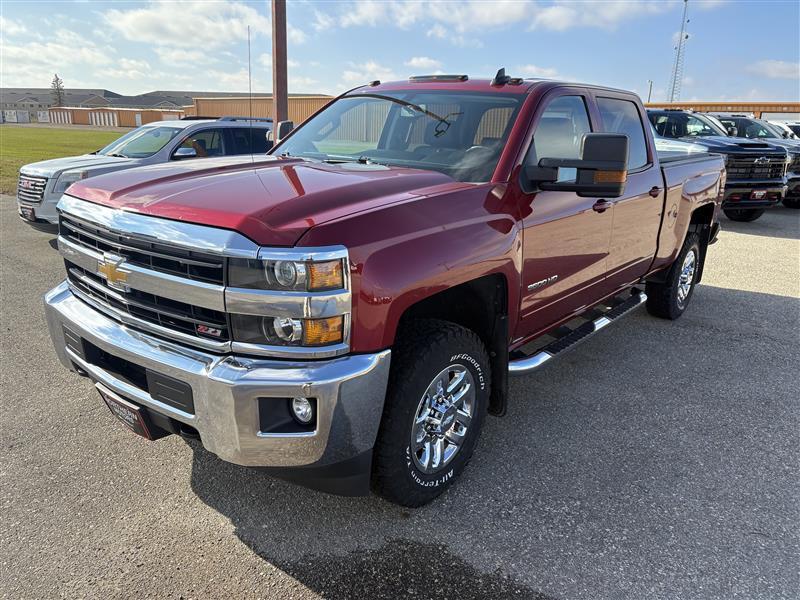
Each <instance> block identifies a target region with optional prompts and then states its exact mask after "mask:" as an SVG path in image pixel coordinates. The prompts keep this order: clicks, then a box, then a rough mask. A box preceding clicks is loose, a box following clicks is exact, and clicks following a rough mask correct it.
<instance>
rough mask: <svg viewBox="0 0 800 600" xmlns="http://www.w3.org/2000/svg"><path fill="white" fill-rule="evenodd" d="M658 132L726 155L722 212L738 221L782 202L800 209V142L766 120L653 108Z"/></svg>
mask: <svg viewBox="0 0 800 600" xmlns="http://www.w3.org/2000/svg"><path fill="white" fill-rule="evenodd" d="M648 116H649V118H650V122H651V123H652V124H653V127H654V128H655V131H656V133H657V135H659V136H661V137H665V138H669V139H676V140H684V141H689V140H690V141H691V142H692V143H695V144H699V145H702V146H705V147H706V148H708V151H709V152H714V153H716V154H722V155H723V156H725V158H726V171H727V184H726V186H725V197H724V200H723V205H722V207H723V210H724V212H725V215H726V216H727V217H728V218H729V219H731V220H733V221H754V220H756V219H758V218H759V217H760V216H761V215H763V214H764V210H766V209H768V208H771V207H773V206H776V205H777V204H779V203H781V202H783V204H784V205H785V206H787V207H789V208H800V140H794V139H789V138H787V137H785V136H784V135H783V132H782V130H781V131H776V130H775V128H774V126H773V125H772V124H770V123H769V122H767V121H763V120H760V119H754V118H749V117H740V116H728V115H711V114H703V113H695V112H692V111H685V110H671V109H667V110H654V109H650V110H648Z"/></svg>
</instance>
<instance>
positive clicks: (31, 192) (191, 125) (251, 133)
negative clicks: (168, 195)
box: [17, 117, 272, 224]
mask: <svg viewBox="0 0 800 600" xmlns="http://www.w3.org/2000/svg"><path fill="white" fill-rule="evenodd" d="M271 132H272V120H271V119H247V118H235V117H222V118H220V119H184V120H180V121H157V122H154V123H148V124H147V125H142V126H141V127H138V128H136V129H134V130H133V131H131V132H129V133H126V134H125V135H123V136H122V137H121V138H119V139H118V140H115V141H113V142H111V143H110V144H109V145H108V146H106V147H105V148H102V149H100V150H97V151H96V152H92V153H91V154H84V155H82V156H70V157H66V158H54V159H51V160H43V161H41V162H36V163H31V164H29V165H25V166H24V167H22V168H21V169H20V170H19V181H18V182H17V209H18V212H19V215H20V217H22V218H23V219H24V220H26V221H28V222H29V223H51V224H56V223H58V212H57V211H56V204H58V201H59V199H60V198H61V196H62V194H63V193H64V192H65V191H66V190H67V188H68V187H69V186H70V185H72V184H73V183H75V182H76V181H79V180H81V179H86V178H87V177H94V176H95V175H102V174H103V173H110V172H111V171H120V170H123V169H132V168H134V167H141V166H143V165H152V164H157V163H165V162H169V161H171V160H186V159H192V158H204V157H213V156H230V155H235V154H246V155H251V154H264V153H266V152H267V151H268V150H269V149H270V148H272V141H271V137H272V136H271Z"/></svg>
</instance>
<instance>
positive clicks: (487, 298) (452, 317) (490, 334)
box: [398, 274, 508, 415]
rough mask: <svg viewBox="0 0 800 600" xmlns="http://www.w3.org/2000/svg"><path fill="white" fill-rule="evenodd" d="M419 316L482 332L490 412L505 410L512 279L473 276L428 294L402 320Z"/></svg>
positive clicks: (408, 310)
mask: <svg viewBox="0 0 800 600" xmlns="http://www.w3.org/2000/svg"><path fill="white" fill-rule="evenodd" d="M416 319H441V320H443V321H450V322H451V323H456V324H457V325H461V326H462V327H466V328H467V329H470V330H472V331H474V332H475V333H477V334H478V336H479V337H480V338H481V341H483V343H484V345H485V346H486V350H487V352H488V353H489V361H490V366H491V368H492V389H491V397H490V400H489V412H490V413H492V414H496V415H502V414H504V413H505V408H506V397H507V395H508V394H507V390H508V282H507V281H506V278H505V277H504V276H503V275H500V274H494V275H487V276H485V277H480V278H478V279H473V280H472V281H468V282H466V283H462V284H460V285H457V286H453V287H451V288H447V289H446V290H443V291H441V292H438V293H436V294H433V295H432V296H428V297H427V298H425V299H423V300H420V301H419V302H417V303H416V304H413V305H412V306H410V307H409V308H408V309H406V311H405V313H403V316H402V317H401V319H400V324H399V327H398V335H402V331H403V329H404V325H405V324H406V323H408V322H409V321H412V320H416Z"/></svg>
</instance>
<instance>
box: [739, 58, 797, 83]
mask: <svg viewBox="0 0 800 600" xmlns="http://www.w3.org/2000/svg"><path fill="white" fill-rule="evenodd" d="M747 71H748V72H749V73H753V74H754V75H761V76H762V77H767V78H769V79H800V63H796V62H788V61H785V60H760V61H758V62H756V63H753V64H751V65H748V66H747Z"/></svg>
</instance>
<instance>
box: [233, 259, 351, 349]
mask: <svg viewBox="0 0 800 600" xmlns="http://www.w3.org/2000/svg"><path fill="white" fill-rule="evenodd" d="M227 286H228V291H227V292H226V294H228V295H229V296H228V300H229V301H228V302H227V307H228V312H229V314H230V319H231V321H230V323H231V333H232V338H233V341H234V342H239V343H243V344H256V345H261V346H265V345H266V346H282V347H284V348H286V352H287V353H289V354H292V355H295V354H299V353H302V351H303V349H304V348H308V349H309V350H311V349H314V350H315V351H320V352H325V351H326V349H325V348H324V347H332V348H331V349H330V350H331V351H332V352H341V351H346V347H347V344H348V342H349V337H350V336H349V331H350V310H351V296H350V277H349V259H348V255H347V250H346V249H344V248H342V247H340V246H335V247H326V248H291V249H289V248H262V249H261V250H260V251H259V254H258V258H256V259H253V258H233V257H232V258H229V259H228V276H227ZM276 350H277V349H276Z"/></svg>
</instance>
